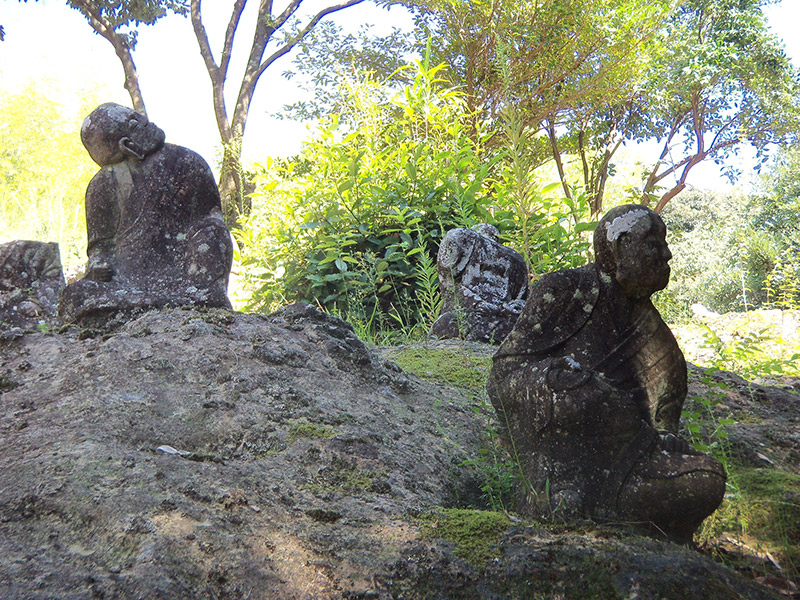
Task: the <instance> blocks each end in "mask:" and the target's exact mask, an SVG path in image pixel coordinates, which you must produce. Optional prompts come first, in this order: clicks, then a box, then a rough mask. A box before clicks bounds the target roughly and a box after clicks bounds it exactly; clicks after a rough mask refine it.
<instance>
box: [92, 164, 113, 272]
mask: <svg viewBox="0 0 800 600" xmlns="http://www.w3.org/2000/svg"><path fill="white" fill-rule="evenodd" d="M115 192H116V186H115V185H114V179H113V177H111V176H110V173H109V172H108V171H106V170H101V171H100V172H99V173H98V174H97V175H95V176H94V178H93V179H92V180H91V181H90V182H89V186H88V187H87V188H86V230H87V237H88V247H87V251H86V253H87V255H88V257H89V261H88V264H87V265H86V278H87V279H92V280H94V281H111V278H112V277H113V275H114V271H115V270H114V249H115V240H116V235H117V227H118V224H119V206H118V204H117V199H116V196H115Z"/></svg>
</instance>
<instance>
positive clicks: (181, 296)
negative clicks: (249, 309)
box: [59, 104, 232, 325]
mask: <svg viewBox="0 0 800 600" xmlns="http://www.w3.org/2000/svg"><path fill="white" fill-rule="evenodd" d="M81 140H82V141H83V144H84V146H85V147H86V150H87V151H88V152H89V155H90V156H91V157H92V159H94V161H95V162H96V163H97V164H99V165H100V166H101V169H100V171H99V172H98V173H97V174H96V175H95V176H94V178H93V179H92V181H91V182H90V183H89V186H88V188H87V189H86V228H87V233H88V238H89V239H88V250H87V254H88V256H89V261H88V264H87V267H86V275H85V277H84V278H83V279H81V280H79V281H77V282H75V283H73V284H71V285H69V286H67V288H66V289H65V290H64V292H63V293H62V295H61V299H60V301H59V314H60V315H61V316H62V318H63V319H64V320H65V321H75V322H78V323H80V324H84V325H100V324H103V323H105V322H106V321H107V320H109V319H112V318H125V315H131V314H135V313H137V312H139V311H141V310H144V309H149V308H159V307H162V306H179V305H201V306H214V307H226V308H230V302H229V300H228V296H227V286H228V275H229V273H230V267H231V259H232V243H231V239H230V233H229V231H228V229H227V228H226V227H225V225H224V224H223V222H222V214H221V209H220V199H219V193H218V191H217V186H216V183H215V182H214V176H213V174H212V173H211V169H209V167H208V165H207V164H206V162H205V161H204V160H203V159H202V158H201V157H200V156H199V155H198V154H196V153H195V152H193V151H191V150H189V149H188V148H183V147H181V146H175V145H172V144H165V143H164V132H163V131H162V130H161V129H159V128H158V127H156V125H154V124H153V123H151V122H149V121H148V120H147V118H146V117H145V116H143V115H141V114H139V113H137V112H135V111H133V110H131V109H129V108H125V107H123V106H119V105H117V104H103V105H101V106H99V107H98V108H96V109H95V110H94V111H93V112H92V113H91V114H90V115H89V116H88V117H87V118H86V120H85V121H84V123H83V127H82V128H81Z"/></svg>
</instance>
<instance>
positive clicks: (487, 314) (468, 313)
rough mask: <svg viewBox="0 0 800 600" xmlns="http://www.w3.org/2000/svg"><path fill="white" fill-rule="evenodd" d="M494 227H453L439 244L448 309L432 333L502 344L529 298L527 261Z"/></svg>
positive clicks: (439, 260) (444, 296)
mask: <svg viewBox="0 0 800 600" xmlns="http://www.w3.org/2000/svg"><path fill="white" fill-rule="evenodd" d="M497 233H498V232H497V229H496V228H495V227H494V226H493V225H486V224H484V225H478V226H476V227H475V228H474V229H461V228H459V229H451V230H450V231H448V232H447V234H446V235H445V236H444V239H443V240H442V243H441V245H440V246H439V253H438V255H437V263H438V264H437V268H438V271H439V288H440V290H441V294H442V299H443V302H442V310H441V314H440V316H439V318H438V319H437V320H436V322H434V324H433V326H432V327H431V331H430V334H431V336H433V337H437V338H441V339H449V338H463V339H466V340H469V341H475V342H489V343H494V344H499V343H500V342H502V341H503V339H504V338H505V337H506V336H507V335H508V332H509V331H511V328H512V327H513V326H514V322H515V321H516V320H517V317H518V316H519V314H520V313H521V312H522V308H523V307H524V306H525V298H526V297H527V296H528V269H527V267H526V265H525V259H523V258H522V256H521V255H520V254H519V253H518V252H516V251H515V250H512V249H511V248H508V247H506V246H503V245H502V244H501V243H500V242H499V241H498V239H497Z"/></svg>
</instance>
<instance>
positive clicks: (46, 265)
mask: <svg viewBox="0 0 800 600" xmlns="http://www.w3.org/2000/svg"><path fill="white" fill-rule="evenodd" d="M63 288H64V273H63V271H62V270H61V255H60V253H59V251H58V244H56V243H55V242H35V241H28V240H17V241H14V242H8V243H5V244H0V329H8V328H13V327H20V328H22V329H36V328H37V327H38V326H39V325H42V324H44V325H47V326H49V327H52V326H56V325H58V324H59V323H58V315H57V314H56V304H57V302H58V294H59V293H60V292H61V290H62V289H63Z"/></svg>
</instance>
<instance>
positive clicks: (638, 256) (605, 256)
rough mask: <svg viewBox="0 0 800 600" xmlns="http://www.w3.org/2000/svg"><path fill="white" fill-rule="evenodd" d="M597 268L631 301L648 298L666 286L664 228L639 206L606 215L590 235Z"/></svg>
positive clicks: (613, 210) (623, 207)
mask: <svg viewBox="0 0 800 600" xmlns="http://www.w3.org/2000/svg"><path fill="white" fill-rule="evenodd" d="M594 252H595V259H596V263H597V267H598V268H599V269H600V271H602V272H604V273H607V274H608V275H610V276H611V277H612V278H613V279H615V280H616V281H617V283H618V284H619V286H620V288H621V289H622V293H623V294H624V295H625V296H627V297H629V298H633V299H643V298H649V297H650V296H651V295H652V294H654V293H655V292H657V291H659V290H663V289H664V288H665V287H667V284H668V283H669V274H670V268H669V264H668V262H669V260H670V259H671V258H672V253H671V252H670V251H669V248H668V247H667V227H666V225H664V221H662V220H661V217H659V216H658V214H657V213H655V212H653V211H652V210H650V209H649V208H645V207H644V206H641V205H640V204H626V205H623V206H617V207H616V208H612V209H611V210H610V211H608V212H607V213H606V214H605V216H604V217H603V218H602V219H601V220H600V222H599V223H598V224H597V229H596V230H595V233H594Z"/></svg>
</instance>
